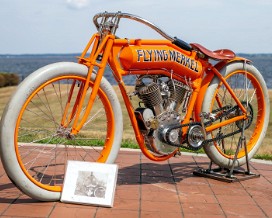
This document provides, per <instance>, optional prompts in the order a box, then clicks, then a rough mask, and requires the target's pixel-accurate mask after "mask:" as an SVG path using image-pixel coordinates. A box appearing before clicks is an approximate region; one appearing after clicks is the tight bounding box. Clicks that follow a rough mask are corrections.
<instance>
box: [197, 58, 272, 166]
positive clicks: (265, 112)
mask: <svg viewBox="0 0 272 218" xmlns="http://www.w3.org/2000/svg"><path fill="white" fill-rule="evenodd" d="M220 72H221V74H222V75H224V77H225V78H226V81H227V82H228V84H229V85H230V86H231V88H232V90H233V91H234V93H235V94H236V96H237V97H238V99H239V100H240V102H242V104H243V105H244V106H245V108H246V109H247V114H248V115H249V118H248V119H247V120H245V126H247V125H248V126H247V128H246V129H245V130H244V134H245V139H246V148H247V151H248V158H249V159H251V158H252V157H253V155H254V154H255V153H256V152H257V150H258V148H259V147H260V146H261V144H262V141H263V138H264V136H265V133H266V130H267V127H268V123H269V111H270V108H269V107H270V105H269V95H268V90H267V87H266V84H265V82H264V79H263V77H262V75H261V73H260V72H259V71H258V70H257V69H256V68H255V67H254V66H252V65H250V64H247V63H244V62H234V63H230V64H227V65H226V66H225V67H224V68H223V69H222V70H221V71H220ZM229 106H231V107H235V106H236V103H235V102H234V99H233V98H232V97H231V95H230V93H229V92H228V91H227V90H226V87H225V86H224V85H223V84H222V82H220V80H219V79H218V78H217V77H215V78H214V79H213V80H212V82H211V84H210V85H209V87H208V89H207V92H206V95H205V97H204V100H203V105H202V111H203V112H208V113H209V112H212V111H218V110H220V108H224V107H229ZM235 113H236V114H235V115H234V116H236V115H238V114H239V113H240V114H241V113H242V112H241V111H239V110H237V111H236V112H235ZM251 117H252V120H250V119H251ZM227 119H228V117H225V118H222V119H220V120H217V121H216V122H217V123H219V122H221V121H224V120H227ZM242 123H243V121H238V122H234V123H231V124H229V125H226V126H224V127H221V128H218V129H216V130H214V131H212V132H210V133H208V135H207V137H208V139H214V138H215V137H218V136H220V135H221V136H222V135H226V134H230V133H232V132H235V131H237V130H239V129H241V128H242ZM240 137H241V133H238V134H234V135H231V136H229V137H227V138H223V139H218V140H215V141H213V142H210V143H209V144H207V145H204V150H205V152H206V154H207V155H208V157H209V158H210V159H211V161H213V162H214V163H216V164H217V165H219V166H220V167H223V168H228V169H230V168H231V166H232V165H233V162H234V156H235V151H236V148H237V146H238V142H239V139H240ZM245 163H246V152H245V149H244V147H243V146H242V147H241V148H240V149H239V152H238V155H237V161H235V163H234V164H235V167H238V166H242V165H243V164H245Z"/></svg>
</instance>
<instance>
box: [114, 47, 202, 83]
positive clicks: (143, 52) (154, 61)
mask: <svg viewBox="0 0 272 218" xmlns="http://www.w3.org/2000/svg"><path fill="white" fill-rule="evenodd" d="M119 58H120V63H121V65H122V67H123V68H124V70H157V69H167V70H169V71H171V70H173V71H174V72H175V73H177V74H179V75H182V76H186V77H190V78H192V79H194V78H197V77H198V75H199V73H201V71H202V65H201V63H200V62H199V61H197V60H196V59H194V58H192V57H190V56H188V55H186V54H185V53H182V52H180V51H178V50H175V49H174V48H172V47H169V46H137V45H135V46H127V47H124V48H123V49H122V50H121V52H120V54H119Z"/></svg>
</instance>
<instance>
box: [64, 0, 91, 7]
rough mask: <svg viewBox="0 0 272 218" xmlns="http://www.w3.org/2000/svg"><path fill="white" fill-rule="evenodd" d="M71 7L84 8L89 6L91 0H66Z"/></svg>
mask: <svg viewBox="0 0 272 218" xmlns="http://www.w3.org/2000/svg"><path fill="white" fill-rule="evenodd" d="M66 3H67V5H68V7H69V8H72V9H82V8H86V7H88V6H89V3H90V0H66Z"/></svg>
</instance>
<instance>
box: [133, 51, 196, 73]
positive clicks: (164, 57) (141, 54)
mask: <svg viewBox="0 0 272 218" xmlns="http://www.w3.org/2000/svg"><path fill="white" fill-rule="evenodd" d="M136 51H137V55H138V59H137V62H161V61H174V62H177V63H179V64H181V65H183V66H185V67H187V68H189V69H191V70H193V71H195V72H198V63H197V62H196V61H195V60H193V59H191V58H189V57H187V56H185V55H183V54H182V53H180V52H178V51H174V50H157V49H154V50H153V49H137V50H136Z"/></svg>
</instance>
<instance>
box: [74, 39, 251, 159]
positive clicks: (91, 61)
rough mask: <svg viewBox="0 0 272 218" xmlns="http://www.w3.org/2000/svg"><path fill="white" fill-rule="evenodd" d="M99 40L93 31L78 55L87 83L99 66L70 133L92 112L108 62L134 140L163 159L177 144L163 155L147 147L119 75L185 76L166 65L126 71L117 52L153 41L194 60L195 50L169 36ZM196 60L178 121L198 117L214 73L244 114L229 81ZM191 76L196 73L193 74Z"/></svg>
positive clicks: (77, 129)
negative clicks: (186, 101) (199, 66)
mask: <svg viewBox="0 0 272 218" xmlns="http://www.w3.org/2000/svg"><path fill="white" fill-rule="evenodd" d="M100 40H101V39H100V37H99V35H98V34H95V35H94V36H93V37H92V38H91V40H90V42H89V43H88V45H87V46H86V48H85V49H84V51H83V53H82V55H81V57H80V58H79V63H81V64H84V65H86V66H88V67H89V72H88V75H87V80H86V84H88V81H89V80H90V77H91V73H92V71H93V69H94V66H97V67H99V70H98V72H97V76H96V77H97V78H96V80H95V83H94V87H93V91H92V94H91V96H90V99H89V104H88V107H87V109H86V112H85V114H84V116H83V118H82V119H81V121H80V123H79V124H78V117H79V114H80V112H81V109H82V103H83V100H84V97H85V95H86V90H87V88H88V87H87V86H88V85H86V84H85V86H84V90H83V95H82V99H80V102H79V105H78V109H77V111H76V116H77V119H76V122H74V124H73V129H72V133H73V134H76V133H77V132H78V131H79V130H80V129H81V127H82V126H83V124H84V122H85V121H86V119H87V116H88V115H89V113H90V112H91V108H92V104H93V101H94V99H95V96H96V93H97V90H98V88H99V84H100V81H101V78H102V76H103V74H104V70H105V67H106V64H107V63H108V64H109V66H110V67H111V69H112V71H113V76H114V78H115V80H116V82H117V83H118V86H119V89H120V91H121V94H122V97H123V99H124V103H125V106H126V108H127V112H128V115H129V117H130V121H131V124H132V127H133V129H134V133H135V137H136V140H137V142H138V144H139V147H140V149H141V150H142V152H143V154H144V155H145V156H146V157H148V158H149V159H151V160H153V161H163V160H166V159H168V158H169V157H171V156H173V155H175V153H176V152H177V151H178V148H177V150H176V151H174V152H172V153H171V154H169V155H162V156H156V155H153V154H152V153H151V152H149V151H148V149H147V148H146V146H145V143H144V138H143V135H142V134H141V132H140V129H139V127H138V123H137V119H136V117H135V114H134V108H133V106H132V104H131V102H130V99H129V96H128V94H127V91H126V87H125V83H124V82H123V79H122V77H123V76H127V75H146V74H153V75H158V74H162V75H165V76H168V77H171V78H173V79H176V80H179V81H182V82H186V80H184V78H182V77H181V76H182V75H178V74H173V73H172V72H170V71H169V70H166V69H139V70H138V69H136V70H131V71H126V70H124V69H123V68H122V66H121V63H120V60H119V59H118V57H119V55H120V52H121V50H122V48H124V47H125V46H128V45H138V46H139V45H152V46H156V45H158V46H165V45H166V46H169V47H172V48H174V49H176V50H177V51H181V52H182V53H185V54H186V55H188V56H189V57H190V58H192V59H196V60H197V59H198V57H197V52H196V51H191V52H188V51H184V50H182V49H180V48H179V47H177V46H176V45H174V44H172V43H171V42H170V41H169V40H142V39H141V40H138V39H115V37H114V36H113V35H107V36H106V37H105V38H103V39H102V40H101V42H99V41H100ZM92 45H93V46H92ZM91 46H92V49H91V52H90V56H89V57H87V58H86V55H87V52H88V51H89V50H90V47H91ZM102 53H103V58H102V61H101V63H100V64H99V63H97V62H96V60H97V58H98V56H99V55H100V54H102ZM235 60H236V59H234V60H231V61H235ZM237 60H241V59H239V58H238V59H237ZM199 61H201V63H202V71H201V72H199V74H198V77H197V78H195V79H194V80H192V81H191V87H192V89H193V91H192V95H191V99H190V102H189V105H188V110H187V113H186V115H185V118H184V120H183V121H182V123H181V124H186V123H189V121H190V119H191V118H193V119H194V120H197V121H199V120H200V113H201V106H202V101H203V98H204V95H205V93H206V92H205V91H206V89H207V87H208V85H209V84H210V82H211V81H212V79H213V78H214V76H215V75H216V76H218V78H219V80H220V81H221V82H222V83H223V84H224V85H225V86H226V88H227V89H228V91H229V92H230V94H231V96H232V97H233V98H234V100H235V101H236V103H237V105H238V106H239V107H240V108H241V110H242V111H243V112H244V113H245V114H246V109H245V108H244V106H243V105H242V104H241V102H240V101H239V99H238V98H237V97H236V96H235V94H234V92H233V91H232V90H231V87H230V86H229V85H228V83H227V82H226V80H225V79H224V77H223V76H222V75H221V74H220V72H219V70H218V69H217V68H216V66H215V67H214V66H212V65H211V64H210V63H209V62H208V60H207V59H202V60H199ZM220 63H221V62H220ZM224 63H228V62H224ZM224 63H223V62H222V64H221V65H220V67H219V68H222V67H223V66H224V65H225V64H224ZM204 73H206V75H205V77H204ZM187 74H190V72H189V69H188V72H187ZM193 77H195V75H194V76H193ZM245 118H246V115H241V116H239V117H238V118H233V119H230V120H228V121H227V122H222V123H219V124H216V125H211V126H209V127H207V128H206V132H209V131H213V130H214V129H216V128H220V127H223V126H224V125H228V124H229V123H231V122H235V121H238V120H242V119H245ZM187 128H188V127H186V129H187ZM184 130H185V129H184ZM186 132H187V131H184V133H183V136H184V135H185V134H186Z"/></svg>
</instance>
